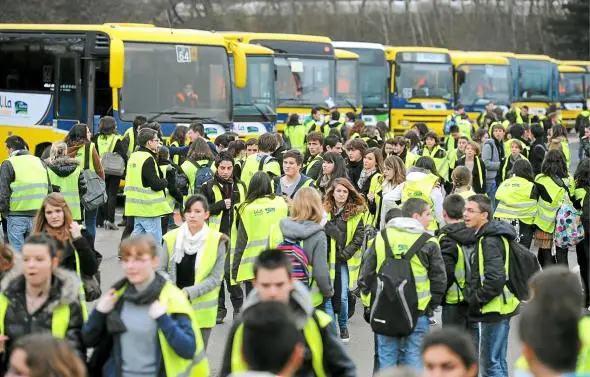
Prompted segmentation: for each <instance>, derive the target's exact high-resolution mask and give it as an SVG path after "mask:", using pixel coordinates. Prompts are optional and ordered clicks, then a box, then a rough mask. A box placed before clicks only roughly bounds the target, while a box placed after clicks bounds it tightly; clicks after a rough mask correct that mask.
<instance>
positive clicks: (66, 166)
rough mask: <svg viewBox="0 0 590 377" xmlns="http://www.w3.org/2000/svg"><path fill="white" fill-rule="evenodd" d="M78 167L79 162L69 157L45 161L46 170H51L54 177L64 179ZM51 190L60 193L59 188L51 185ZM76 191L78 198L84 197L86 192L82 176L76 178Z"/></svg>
mask: <svg viewBox="0 0 590 377" xmlns="http://www.w3.org/2000/svg"><path fill="white" fill-rule="evenodd" d="M79 165H80V161H78V159H76V158H72V157H69V156H64V157H59V158H56V159H54V160H51V159H47V160H45V166H47V169H49V170H51V171H52V172H53V173H55V175H57V176H58V177H61V178H64V177H67V176H69V175H70V174H72V173H73V172H74V171H75V170H76V168H78V166H79ZM52 189H53V191H54V192H60V191H62V190H61V188H60V187H59V186H56V185H53V184H52ZM78 191H79V193H80V196H82V195H84V192H86V186H85V185H84V176H83V175H82V174H80V175H79V176H78Z"/></svg>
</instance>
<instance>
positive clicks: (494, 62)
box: [451, 51, 512, 121]
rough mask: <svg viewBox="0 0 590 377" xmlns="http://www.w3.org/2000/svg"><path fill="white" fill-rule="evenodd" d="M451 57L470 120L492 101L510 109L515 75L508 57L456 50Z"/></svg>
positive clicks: (458, 93)
mask: <svg viewBox="0 0 590 377" xmlns="http://www.w3.org/2000/svg"><path fill="white" fill-rule="evenodd" d="M451 59H452V61H453V67H454V72H455V96H456V99H457V103H460V104H462V105H463V106H464V107H465V113H466V114H467V115H468V116H469V119H470V120H472V121H475V120H477V118H478V117H479V115H480V114H481V113H482V112H483V111H484V110H485V105H486V104H487V103H488V102H490V101H493V102H494V103H495V105H496V106H500V107H502V108H503V109H504V110H505V111H508V108H509V107H510V102H511V100H510V97H511V93H512V79H511V74H510V62H509V61H508V59H507V58H505V57H502V56H491V55H488V54H478V53H472V52H463V51H460V52H457V51H452V52H451Z"/></svg>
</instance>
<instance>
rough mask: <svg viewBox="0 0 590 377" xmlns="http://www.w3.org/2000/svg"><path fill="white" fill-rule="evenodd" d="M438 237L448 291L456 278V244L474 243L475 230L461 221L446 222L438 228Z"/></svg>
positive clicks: (457, 255)
mask: <svg viewBox="0 0 590 377" xmlns="http://www.w3.org/2000/svg"><path fill="white" fill-rule="evenodd" d="M439 237H440V238H439V240H438V244H439V245H440V251H441V253H442V258H443V261H444V262H445V271H446V273H447V291H448V290H449V288H450V287H451V285H453V283H454V282H455V280H456V279H455V265H456V264H457V260H458V257H459V250H458V248H457V245H461V246H462V247H463V246H472V245H473V244H474V243H475V230H473V229H471V228H467V227H466V226H465V223H463V222H459V223H454V224H447V225H445V226H444V227H442V228H441V229H440V231H439ZM445 294H446V293H445ZM443 303H444V300H443Z"/></svg>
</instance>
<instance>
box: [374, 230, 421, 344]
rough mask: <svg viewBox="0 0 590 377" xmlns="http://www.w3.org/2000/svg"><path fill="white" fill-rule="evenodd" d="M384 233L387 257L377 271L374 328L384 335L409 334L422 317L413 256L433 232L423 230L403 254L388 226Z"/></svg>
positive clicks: (382, 235) (400, 335)
mask: <svg viewBox="0 0 590 377" xmlns="http://www.w3.org/2000/svg"><path fill="white" fill-rule="evenodd" d="M381 237H383V243H384V245H385V260H384V261H383V264H382V265H381V268H379V271H378V272H377V287H376V291H375V295H374V296H373V297H374V298H375V299H374V301H373V304H372V308H371V315H370V322H371V328H372V329H373V331H374V332H375V333H377V334H381V335H387V336H393V337H403V336H408V335H410V334H411V333H412V331H414V328H415V327H416V322H417V320H418V294H417V292H416V281H415V279H414V273H413V272H412V266H411V263H410V260H411V259H412V257H413V256H414V254H416V253H417V252H418V251H419V250H421V249H422V247H423V246H424V244H425V243H426V241H427V240H428V239H430V238H431V237H432V236H431V235H430V234H428V233H422V235H421V236H420V237H419V238H418V239H417V240H416V242H414V244H413V245H412V247H411V248H410V249H409V250H408V251H407V252H406V253H405V254H404V255H402V256H401V257H400V258H395V256H394V255H393V252H392V250H391V245H390V244H389V240H388V238H387V232H386V229H383V230H382V231H381Z"/></svg>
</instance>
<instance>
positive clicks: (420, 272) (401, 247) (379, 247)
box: [369, 228, 437, 310]
mask: <svg viewBox="0 0 590 377" xmlns="http://www.w3.org/2000/svg"><path fill="white" fill-rule="evenodd" d="M420 236H421V233H409V232H404V231H401V230H398V229H396V228H387V237H388V239H389V240H390V242H391V241H392V240H395V242H394V243H392V244H391V245H390V246H391V252H392V254H393V256H394V257H395V258H401V256H402V255H405V254H406V253H407V252H408V250H410V248H411V247H412V245H413V244H414V243H415V242H416V241H417V240H418V238H420ZM426 242H434V243H437V242H436V239H435V238H434V237H432V238H430V239H428V241H426ZM375 254H376V257H377V264H376V267H375V271H376V272H379V270H380V269H381V265H383V262H384V261H385V244H384V240H383V237H382V236H381V234H380V233H379V234H377V237H375ZM410 266H411V267H412V273H413V275H414V280H415V282H416V294H417V296H418V310H426V307H427V306H428V304H429V303H430V300H431V298H432V295H431V293H430V279H429V278H428V269H427V268H426V267H424V265H423V264H422V262H421V261H420V258H419V257H418V254H417V253H416V254H414V256H413V257H412V258H411V259H410ZM369 300H370V295H369Z"/></svg>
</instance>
